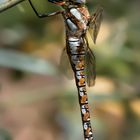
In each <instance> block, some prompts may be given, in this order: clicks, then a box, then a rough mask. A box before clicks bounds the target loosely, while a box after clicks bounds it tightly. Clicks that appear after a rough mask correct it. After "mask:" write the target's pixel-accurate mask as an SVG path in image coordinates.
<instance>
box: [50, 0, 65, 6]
mask: <svg viewBox="0 0 140 140" xmlns="http://www.w3.org/2000/svg"><path fill="white" fill-rule="evenodd" d="M48 1H49V2H51V3H54V4H56V5H60V6H63V5H65V1H64V0H48Z"/></svg>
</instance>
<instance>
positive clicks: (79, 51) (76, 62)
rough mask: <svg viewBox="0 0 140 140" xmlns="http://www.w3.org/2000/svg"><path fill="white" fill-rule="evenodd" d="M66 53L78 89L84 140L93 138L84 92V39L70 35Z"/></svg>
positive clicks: (85, 93)
mask: <svg viewBox="0 0 140 140" xmlns="http://www.w3.org/2000/svg"><path fill="white" fill-rule="evenodd" d="M67 47H68V48H67V49H68V55H69V59H70V62H71V65H72V69H73V72H74V75H75V81H76V86H77V89H78V96H79V104H80V110H81V116H82V123H83V130H84V137H85V140H93V133H92V128H91V124H90V112H89V106H88V97H87V92H86V78H85V47H86V46H85V42H84V39H83V38H82V37H81V38H76V37H70V38H69V39H68V46H67Z"/></svg>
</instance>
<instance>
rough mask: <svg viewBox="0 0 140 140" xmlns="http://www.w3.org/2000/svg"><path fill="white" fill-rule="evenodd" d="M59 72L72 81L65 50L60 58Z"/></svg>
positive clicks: (71, 72)
mask: <svg viewBox="0 0 140 140" xmlns="http://www.w3.org/2000/svg"><path fill="white" fill-rule="evenodd" d="M59 67H60V70H61V72H63V74H64V75H65V76H66V77H67V78H68V79H73V78H74V76H73V71H72V68H71V64H70V61H69V58H68V55H67V51H66V48H64V49H63V51H62V54H61V57H60V65H59Z"/></svg>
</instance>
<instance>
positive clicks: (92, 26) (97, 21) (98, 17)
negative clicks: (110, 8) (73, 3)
mask: <svg viewBox="0 0 140 140" xmlns="http://www.w3.org/2000/svg"><path fill="white" fill-rule="evenodd" d="M102 18H103V8H102V7H99V8H98V9H97V10H96V12H95V13H94V14H93V15H92V16H91V18H90V21H89V32H90V34H91V37H92V39H93V41H94V43H96V39H97V35H98V33H99V29H100V26H101V21H102Z"/></svg>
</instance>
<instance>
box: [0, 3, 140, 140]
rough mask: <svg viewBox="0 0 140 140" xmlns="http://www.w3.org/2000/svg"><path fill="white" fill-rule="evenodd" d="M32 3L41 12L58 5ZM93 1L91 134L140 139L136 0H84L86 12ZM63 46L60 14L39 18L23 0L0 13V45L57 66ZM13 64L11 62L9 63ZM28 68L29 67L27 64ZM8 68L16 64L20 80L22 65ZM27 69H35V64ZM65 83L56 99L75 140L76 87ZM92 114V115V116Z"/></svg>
mask: <svg viewBox="0 0 140 140" xmlns="http://www.w3.org/2000/svg"><path fill="white" fill-rule="evenodd" d="M33 2H34V4H35V6H36V8H37V9H38V11H39V12H40V13H44V12H51V11H56V10H58V9H60V7H56V6H55V7H54V5H52V4H49V3H48V2H47V1H46V0H43V1H40V0H33ZM98 5H101V6H102V7H103V8H104V19H103V23H102V26H101V30H100V33H99V38H98V39H97V45H96V47H95V46H94V45H93V43H92V42H90V44H91V48H92V49H93V50H94V52H95V55H96V60H97V62H96V63H97V64H96V65H97V66H96V67H97V82H96V86H95V90H94V89H93V91H89V93H90V92H91V93H92V92H93V95H92V94H90V96H89V97H90V103H91V104H92V106H93V107H94V106H96V108H94V109H95V110H96V112H95V114H96V117H94V118H92V119H93V122H94V125H95V126H96V128H97V132H96V137H97V139H98V140H139V139H140V113H139V112H140V110H139V108H140V107H139V105H140V86H139V85H140V74H139V73H140V54H139V53H140V39H139V36H140V18H139V17H140V13H139V9H140V1H139V0H133V1H132V0H123V1H122V0H88V2H87V7H88V8H89V10H90V12H91V13H93V12H94V11H95V9H96V8H97V7H98ZM64 46H65V38H64V23H63V20H62V17H61V16H57V17H50V18H45V19H39V18H37V17H36V15H35V13H34V12H33V10H32V9H31V7H30V5H29V3H28V1H25V2H23V3H22V4H20V5H17V6H16V7H13V8H11V9H8V10H7V11H5V12H3V13H1V14H0V48H2V49H5V50H7V49H10V50H16V51H17V50H18V51H19V52H24V53H25V54H27V55H31V56H35V57H40V58H42V59H45V60H48V61H49V60H50V62H51V63H52V64H53V65H55V66H56V67H55V68H57V66H58V63H59V62H58V59H59V56H60V52H61V50H62V49H63V47H64ZM52 52H53V53H52ZM29 59H32V58H29ZM5 60H6V59H5ZM10 62H12V61H10ZM0 65H1V67H2V66H6V65H2V64H0ZM11 65H12V64H11ZM13 65H14V66H15V63H14V62H13ZM20 65H21V64H20ZM23 65H24V64H23ZM24 66H25V67H26V66H27V65H24ZM28 66H29V65H28ZM30 66H31V67H32V63H30ZM43 66H44V67H43ZM45 66H46V64H45V63H42V67H43V68H45ZM12 68H15V71H14V73H13V76H14V78H16V79H17V78H20V79H21V80H22V78H23V77H24V76H26V72H25V70H27V69H25V68H24V67H20V69H19V67H18V66H17V69H16V67H12ZM21 68H23V69H22V70H21ZM32 70H33V71H34V67H32ZM57 70H58V69H57ZM21 71H22V72H21ZM33 71H32V72H33ZM35 72H36V71H35ZM43 72H44V71H43ZM24 73H25V74H24ZM58 73H59V70H58ZM43 74H44V73H43ZM55 74H56V73H55ZM55 74H54V77H55V76H56V75H55ZM58 75H59V74H58ZM98 77H99V79H100V77H102V80H101V81H103V82H102V83H101V84H99V87H98V83H99V82H98ZM104 79H106V80H104ZM110 81H111V82H110ZM64 83H65V81H64ZM106 84H108V85H109V86H111V88H112V90H108V89H107V85H106ZM102 85H104V86H106V87H105V88H104V86H102ZM68 86H69V85H68ZM69 87H70V88H69V90H65V89H63V90H61V91H59V96H58V97H57V98H58V100H59V103H60V104H59V107H60V108H61V110H63V111H64V112H66V113H64V114H66V116H67V119H68V121H69V122H70V123H69V124H67V123H66V122H67V121H66V122H65V121H64V122H65V123H66V124H67V125H69V127H71V128H68V129H70V130H69V131H70V134H72V135H70V134H68V135H70V136H69V137H70V139H77V140H78V139H80V138H79V137H78V136H77V135H78V134H80V133H81V131H82V130H81V131H80V130H79V129H81V125H79V124H80V119H79V118H80V117H79V116H80V115H79V116H78V115H77V114H78V113H79V112H78V111H77V110H76V109H77V108H75V104H76V105H77V104H78V103H77V100H76V99H75V94H73V92H76V90H74V91H73V89H74V88H73V87H74V85H73V86H69ZM96 88H98V89H97V90H96ZM56 92H58V91H56ZM63 93H64V94H63ZM31 97H32V96H31ZM43 98H44V96H43ZM41 99H42V98H41ZM92 101H94V102H93V103H92ZM91 108H92V107H91ZM115 111H116V112H117V113H116V112H115ZM91 112H92V111H91ZM93 114H94V111H93ZM93 114H92V115H91V116H94V115H93ZM116 114H117V115H116ZM75 116H77V118H76V117H75ZM77 120H78V121H77ZM73 125H74V126H75V127H74V128H72V127H73Z"/></svg>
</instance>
